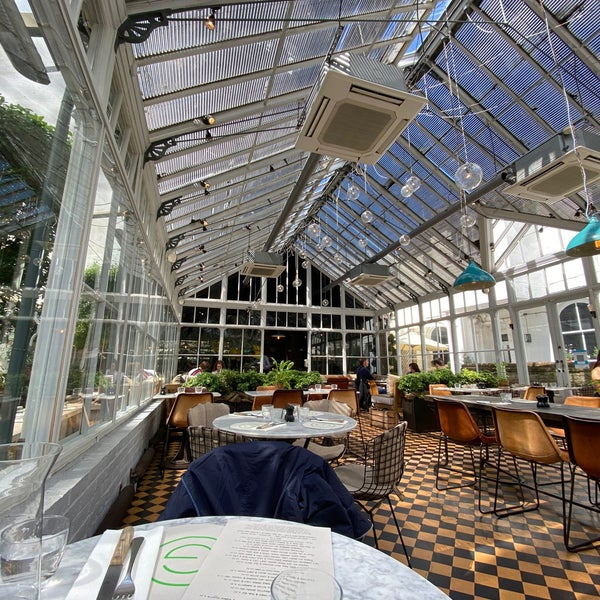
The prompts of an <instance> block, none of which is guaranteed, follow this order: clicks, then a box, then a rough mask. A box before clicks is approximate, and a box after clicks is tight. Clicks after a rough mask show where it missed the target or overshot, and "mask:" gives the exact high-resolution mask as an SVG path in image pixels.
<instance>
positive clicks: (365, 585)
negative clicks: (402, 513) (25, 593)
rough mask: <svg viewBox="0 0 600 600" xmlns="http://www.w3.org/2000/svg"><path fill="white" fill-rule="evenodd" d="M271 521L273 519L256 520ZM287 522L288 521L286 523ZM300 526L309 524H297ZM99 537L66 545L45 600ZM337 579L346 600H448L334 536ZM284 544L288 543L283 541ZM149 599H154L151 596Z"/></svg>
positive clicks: (387, 560)
mask: <svg viewBox="0 0 600 600" xmlns="http://www.w3.org/2000/svg"><path fill="white" fill-rule="evenodd" d="M242 518H243V519H250V518H251V517H195V518H192V519H174V520H172V521H161V522H160V523H148V524H146V525H141V526H138V527H136V528H135V529H136V531H144V530H148V529H152V528H154V527H156V526H163V527H172V526H175V525H185V524H204V523H210V524H222V525H224V524H225V523H226V522H227V520H229V519H242ZM253 520H255V521H265V522H272V519H253ZM286 523H287V522H286ZM296 525H297V526H298V527H310V526H309V525H302V524H296ZM98 539H99V538H98V536H97V537H93V538H88V539H86V540H82V541H80V542H76V543H74V544H70V545H69V546H67V549H66V551H65V554H64V556H63V559H62V562H61V564H60V567H59V569H58V571H57V572H56V574H55V575H54V577H52V578H51V579H50V580H48V581H47V582H46V583H45V585H44V588H43V591H42V600H64V598H65V597H66V596H67V594H68V592H69V590H70V588H71V586H72V585H73V583H74V582H75V580H76V579H77V576H78V575H79V572H80V571H81V569H82V567H83V565H84V564H85V563H86V561H87V559H88V557H89V556H90V554H91V553H92V551H93V549H94V546H95V545H96V543H97V542H98ZM331 540H332V546H333V564H334V569H335V577H336V579H337V580H338V581H339V582H340V584H341V586H342V589H343V591H344V600H444V599H446V600H448V597H449V596H447V595H446V594H444V593H443V592H442V591H440V590H439V589H438V588H436V587H435V586H434V585H433V584H431V583H429V581H427V580H426V579H425V578H424V577H421V575H419V574H418V573H415V572H414V571H413V570H411V569H410V568H409V567H407V566H406V565H404V564H403V563H401V562H399V561H397V560H395V559H394V558H392V557H390V556H388V555H387V554H384V553H383V552H380V551H379V550H376V549H375V548H373V547H371V546H368V545H366V544H364V543H362V542H358V541H356V540H353V539H351V538H348V537H345V536H343V535H339V534H337V533H332V534H331ZM282 543H285V540H282ZM184 591H185V589H183V590H181V592H180V593H178V592H177V589H176V588H175V589H174V590H173V594H172V595H171V596H170V599H172V600H177V599H178V598H179V597H180V595H182V594H183V592H184ZM149 600H152V594H150V598H149Z"/></svg>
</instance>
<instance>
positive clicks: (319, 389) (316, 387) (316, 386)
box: [315, 383, 321, 392]
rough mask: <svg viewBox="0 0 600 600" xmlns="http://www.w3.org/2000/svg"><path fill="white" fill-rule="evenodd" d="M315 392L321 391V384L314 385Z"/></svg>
mask: <svg viewBox="0 0 600 600" xmlns="http://www.w3.org/2000/svg"><path fill="white" fill-rule="evenodd" d="M315 390H317V392H320V391H321V384H320V383H316V384H315Z"/></svg>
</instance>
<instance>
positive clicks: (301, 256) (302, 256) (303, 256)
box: [300, 248, 306, 258]
mask: <svg viewBox="0 0 600 600" xmlns="http://www.w3.org/2000/svg"><path fill="white" fill-rule="evenodd" d="M300 258H306V250H304V248H303V249H302V251H301V252H300Z"/></svg>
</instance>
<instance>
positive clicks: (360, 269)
mask: <svg viewBox="0 0 600 600" xmlns="http://www.w3.org/2000/svg"><path fill="white" fill-rule="evenodd" d="M349 277H350V281H349V283H350V284H351V285H367V286H373V285H379V284H380V283H383V282H384V281H387V280H388V279H390V278H391V277H392V275H391V273H390V268H389V267H387V266H385V265H377V264H370V263H366V264H363V265H356V267H354V268H353V269H351V271H350V273H349Z"/></svg>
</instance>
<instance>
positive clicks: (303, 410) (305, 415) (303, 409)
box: [298, 406, 310, 423]
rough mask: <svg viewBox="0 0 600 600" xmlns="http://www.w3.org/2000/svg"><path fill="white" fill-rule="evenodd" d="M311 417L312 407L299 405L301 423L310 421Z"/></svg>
mask: <svg viewBox="0 0 600 600" xmlns="http://www.w3.org/2000/svg"><path fill="white" fill-rule="evenodd" d="M309 418H310V408H308V407H307V406H299V407H298V420H299V421H300V423H304V421H308V419H309Z"/></svg>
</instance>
